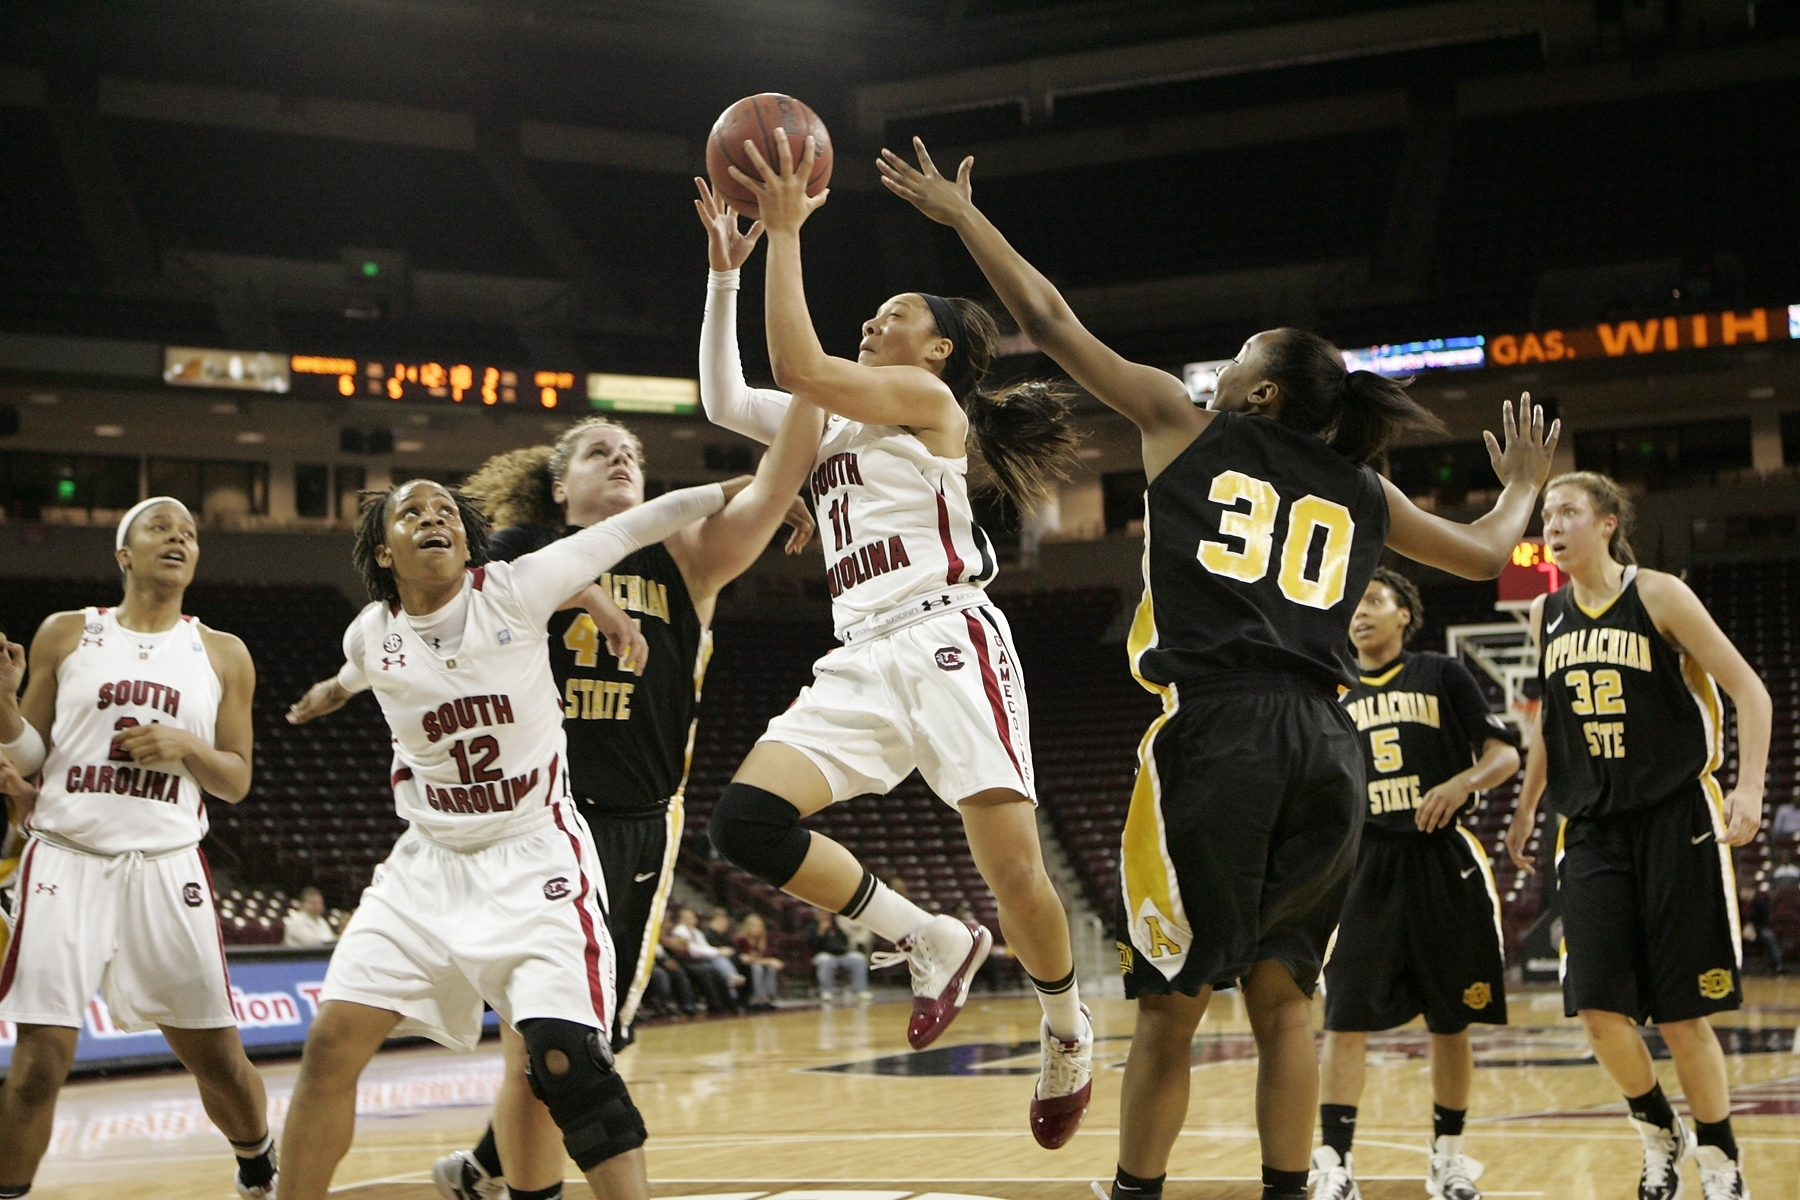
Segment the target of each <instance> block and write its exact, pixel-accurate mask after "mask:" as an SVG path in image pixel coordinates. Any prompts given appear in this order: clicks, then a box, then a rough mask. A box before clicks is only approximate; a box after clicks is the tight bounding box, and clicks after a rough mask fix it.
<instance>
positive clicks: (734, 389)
mask: <svg viewBox="0 0 1800 1200" xmlns="http://www.w3.org/2000/svg"><path fill="white" fill-rule="evenodd" d="M737 294H738V273H737V272H736V271H712V272H709V273H708V275H707V279H706V319H705V320H704V321H702V322H701V324H700V404H701V406H702V407H704V408H705V409H706V416H707V419H708V420H710V421H711V422H712V423H713V424H714V425H717V426H719V427H720V428H722V429H729V430H731V431H732V432H733V433H741V434H743V435H744V436H745V437H747V438H753V439H755V440H756V441H759V442H761V443H763V444H764V445H765V446H766V445H768V444H769V443H770V442H772V441H774V440H775V431H776V430H777V429H779V428H781V418H782V414H784V413H786V412H787V406H788V394H787V393H786V392H778V391H774V390H772V389H769V388H753V387H751V386H750V385H749V384H747V383H745V382H744V366H743V362H742V360H741V359H739V358H738V341H737Z"/></svg>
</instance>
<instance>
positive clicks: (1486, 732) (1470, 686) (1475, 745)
mask: <svg viewBox="0 0 1800 1200" xmlns="http://www.w3.org/2000/svg"><path fill="white" fill-rule="evenodd" d="M1444 698H1445V699H1446V700H1448V701H1449V702H1450V710H1451V711H1452V712H1454V713H1455V714H1456V719H1457V721H1458V722H1460V723H1461V724H1462V727H1463V732H1464V733H1466V734H1468V736H1469V751H1470V753H1472V754H1474V755H1475V757H1477V758H1480V757H1481V748H1482V747H1483V746H1485V745H1487V741H1488V739H1489V738H1499V739H1500V740H1501V741H1503V742H1505V743H1506V744H1507V745H1509V746H1511V747H1513V748H1514V749H1515V750H1516V749H1518V748H1519V747H1520V746H1521V744H1522V740H1521V739H1520V737H1519V731H1518V730H1517V729H1516V728H1514V727H1513V726H1512V725H1510V724H1508V723H1507V722H1506V721H1504V720H1502V719H1501V717H1500V715H1499V714H1498V713H1496V712H1494V710H1493V709H1491V708H1489V707H1488V702H1487V697H1486V696H1483V695H1482V694H1481V685H1480V684H1478V683H1476V682H1475V677H1474V676H1473V675H1471V674H1469V668H1467V667H1465V666H1463V665H1462V663H1460V662H1458V661H1456V660H1455V659H1450V660H1449V661H1448V662H1446V663H1445V664H1444Z"/></svg>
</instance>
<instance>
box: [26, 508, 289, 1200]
mask: <svg viewBox="0 0 1800 1200" xmlns="http://www.w3.org/2000/svg"><path fill="white" fill-rule="evenodd" d="M113 547H114V549H113V556H114V558H115V559H117V561H118V564H119V570H120V572H121V573H122V574H123V575H124V590H125V599H124V602H123V603H122V604H120V605H119V607H117V608H88V609H83V610H82V611H79V612H62V613H55V614H52V615H51V616H49V617H47V618H45V620H44V623H43V625H41V626H40V627H39V628H38V632H37V636H36V637H35V638H34V639H32V643H31V657H30V666H31V685H30V686H29V687H28V688H26V690H25V695H24V697H23V698H19V697H18V685H19V677H20V674H21V667H22V666H23V665H24V664H23V662H22V661H21V657H20V656H19V655H18V654H16V653H14V647H12V646H8V647H7V651H6V653H5V654H4V655H0V754H4V755H5V757H6V758H7V760H8V761H9V762H10V763H11V764H12V766H13V767H14V769H15V772H16V776H15V777H17V776H29V775H32V774H34V773H36V772H38V771H39V770H40V769H41V770H42V772H43V780H42V783H41V784H40V785H39V789H38V794H37V799H36V801H35V804H34V806H33V807H32V809H31V811H30V814H29V819H28V821H27V824H26V832H27V834H28V840H27V842H26V845H25V852H24V855H23V857H22V860H21V863H20V866H19V872H18V880H17V882H16V886H15V889H14V896H15V903H16V910H15V911H14V913H13V922H14V924H13V937H12V944H11V945H10V946H8V947H7V951H6V958H5V961H4V963H3V964H0V1021H12V1022H15V1023H16V1024H17V1025H18V1027H19V1032H18V1042H17V1043H16V1045H15V1047H14V1049H13V1060H12V1067H11V1069H10V1071H9V1072H8V1073H7V1076H6V1083H5V1085H4V1086H0V1130H4V1131H5V1133H4V1134H3V1135H0V1197H9V1198H10V1197H15V1196H24V1195H26V1194H28V1193H29V1192H30V1191H31V1180H32V1177H33V1176H34V1175H35V1174H36V1173H37V1166H38V1162H39V1160H40V1159H42V1158H43V1155H44V1149H45V1147H46V1146H48V1145H49V1142H50V1130H51V1123H52V1121H53V1119H54V1117H55V1113H56V1095H57V1092H58V1091H59V1090H60V1089H61V1087H62V1085H63V1081H64V1080H65V1079H67V1078H68V1074H69V1066H70V1064H71V1063H72V1062H73V1061H74V1059H75V1043H76V1039H77V1037H78V1036H79V1034H80V1032H81V1027H82V1022H83V1017H84V1013H85V1011H86V1009H87V1006H88V1001H89V999H90V998H91V997H92V996H93V995H94V993H95V992H99V993H100V996H101V998H102V999H103V1000H104V1001H105V1002H106V1007H107V1009H108V1010H109V1011H110V1013H111V1014H112V1020H113V1023H114V1024H116V1025H117V1026H118V1027H119V1028H121V1029H126V1030H133V1031H136V1030H144V1029H151V1028H155V1029H160V1030H161V1031H162V1035H163V1038H164V1040H166V1041H167V1042H168V1043H169V1049H170V1050H171V1051H173V1052H174V1054H175V1057H176V1058H178V1059H180V1060H181V1063H182V1065H183V1066H185V1067H187V1069H188V1070H190V1071H192V1072H193V1074H194V1080H195V1082H196V1083H198V1084H199V1086H200V1100H201V1103H202V1104H203V1105H204V1106H205V1108H206V1115H207V1116H208V1117H210V1118H211V1119H212V1122H213V1124H214V1125H217V1126H218V1127H219V1131H220V1132H221V1133H223V1134H224V1135H225V1136H226V1138H227V1139H229V1140H230V1142H231V1145H232V1149H233V1150H234V1151H235V1152H236V1153H237V1160H238V1168H237V1180H236V1182H237V1191H238V1195H240V1196H242V1197H245V1198H246V1200H251V1198H255V1200H266V1198H268V1197H273V1196H274V1195H275V1153H274V1146H273V1143H272V1142H271V1141H270V1138H269V1124H268V1119H267V1107H268V1105H267V1103H266V1101H265V1099H264V1096H263V1084H262V1077H261V1076H260V1075H258V1074H257V1073H256V1070H255V1068H253V1067H252V1066H251V1065H250V1060H249V1059H248V1058H247V1057H245V1055H244V1047H243V1044H242V1043H241V1042H239V1040H238V1031H237V1018H236V1016H235V1015H234V1014H233V1012H232V1008H231V990H230V981H229V979H228V978H227V977H226V968H225V947H224V944H223V942H222V941H221V939H220V937H219V916H218V912H217V911H216V910H215V909H214V907H213V894H212V875H211V873H210V872H209V871H208V869H207V866H206V858H205V856H204V855H202V854H201V852H200V841H201V839H202V838H204V837H205V836H206V805H205V802H204V801H203V799H202V796H201V793H202V792H203V791H204V792H207V793H210V794H212V795H214V796H217V797H218V798H219V799H221V800H224V801H226V802H227V803H230V804H236V803H237V802H238V801H240V800H242V799H243V798H244V796H245V795H246V794H247V793H248V792H249V791H250V765H251V750H252V747H253V744H254V738H253V736H252V730H251V723H250V700H251V696H252V695H253V694H254V693H255V691H256V667H255V665H254V664H253V663H252V662H251V661H250V653H249V651H247V650H246V649H245V648H244V643H243V642H241V641H239V640H238V639H237V638H235V637H233V636H231V635H230V634H228V633H220V632H219V631H218V630H215V629H209V628H207V627H206V626H205V625H202V624H201V623H200V622H199V621H196V620H195V619H194V618H193V617H188V616H183V615H182V612H181V603H182V599H183V597H184V596H185V595H186V594H187V589H188V585H189V584H190V583H192V582H193V580H194V568H195V566H196V565H197V564H198V563H199V561H200V544H199V540H198V538H197V536H196V534H195V530H194V518H193V517H192V516H191V515H190V514H189V513H188V510H187V508H186V506H185V505H183V504H182V503H181V501H179V500H175V499H172V498H171V497H168V496H153V497H151V498H150V499H148V500H144V501H142V502H140V503H138V504H135V505H133V506H132V507H131V508H130V509H129V510H128V511H127V512H126V513H125V515H124V517H122V518H121V519H120V521H119V528H118V532H117V534H116V535H115V536H114V539H113ZM9 790H10V791H11V792H12V794H13V795H14V796H18V794H19V790H20V789H19V786H18V783H14V784H13V785H12V787H11V788H10V789H9Z"/></svg>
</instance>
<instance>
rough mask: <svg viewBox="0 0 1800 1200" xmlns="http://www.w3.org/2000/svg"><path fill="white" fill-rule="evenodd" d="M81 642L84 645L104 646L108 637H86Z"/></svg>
mask: <svg viewBox="0 0 1800 1200" xmlns="http://www.w3.org/2000/svg"><path fill="white" fill-rule="evenodd" d="M81 644H82V645H84V646H104V645H106V639H105V638H97V637H84V638H82V639H81Z"/></svg>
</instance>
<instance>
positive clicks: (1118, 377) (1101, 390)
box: [875, 138, 1206, 462]
mask: <svg viewBox="0 0 1800 1200" xmlns="http://www.w3.org/2000/svg"><path fill="white" fill-rule="evenodd" d="M913 149H914V150H915V151H916V152H917V153H918V156H919V165H918V166H917V167H916V168H915V167H914V166H912V165H911V164H910V163H908V162H907V161H906V160H905V159H903V158H901V157H900V156H899V155H898V154H895V153H894V152H893V151H892V150H883V151H882V152H881V158H880V159H879V160H878V161H877V162H876V164H875V165H876V167H877V168H879V169H880V171H881V181H882V182H883V183H884V184H886V185H887V188H888V190H889V191H891V192H893V193H894V194H895V195H896V196H899V197H901V198H902V199H904V200H907V201H909V202H910V203H911V204H912V205H913V206H914V207H915V208H917V209H918V210H919V211H920V212H922V213H924V214H925V215H926V216H928V217H930V218H931V219H932V220H934V221H936V222H938V223H939V224H941V225H948V226H950V228H952V229H954V230H956V232H957V234H958V236H960V237H961V238H962V241H963V245H964V246H966V247H968V250H969V253H970V255H972V256H973V257H974V259H975V262H976V265H977V266H979V267H980V268H981V273H982V274H983V275H986V276H987V279H988V283H989V284H991V285H992V286H993V288H994V291H995V293H996V294H997V295H998V296H999V297H1000V302H1001V303H1002V304H1004V305H1006V310H1007V311H1008V312H1010V313H1011V314H1012V315H1013V319H1014V320H1015V321H1017V322H1018V323H1019V328H1020V329H1021V330H1022V331H1024V333H1025V336H1026V337H1028V338H1030V339H1031V342H1032V344H1033V345H1034V346H1036V347H1037V348H1038V349H1040V350H1042V351H1043V352H1044V353H1045V354H1048V355H1049V356H1050V357H1051V358H1053V359H1055V360H1056V361H1057V363H1058V365H1060V366H1061V367H1062V368H1063V370H1065V371H1067V372H1068V373H1069V374H1070V375H1071V376H1072V377H1073V378H1074V380H1075V382H1076V383H1079V384H1080V385H1081V386H1082V387H1084V388H1086V389H1087V390H1088V391H1090V392H1092V393H1093V394H1094V395H1096V396H1098V397H1099V398H1100V399H1101V400H1102V401H1104V402H1105V403H1106V404H1107V405H1109V406H1110V407H1112V408H1115V409H1117V410H1118V411H1119V412H1121V413H1123V414H1125V415H1126V416H1127V417H1130V418H1131V420H1132V422H1133V423H1134V424H1136V425H1137V427H1138V428H1139V429H1140V430H1142V431H1143V434H1144V438H1145V443H1146V445H1145V449H1146V451H1149V450H1150V445H1149V442H1150V440H1151V439H1152V438H1153V437H1155V438H1159V439H1160V438H1163V437H1173V438H1177V439H1179V442H1180V446H1185V445H1187V443H1188V442H1189V441H1192V440H1193V437H1194V435H1195V433H1197V432H1198V431H1199V430H1200V429H1203V428H1205V423H1206V417H1205V414H1204V413H1203V411H1202V410H1198V409H1196V408H1195V407H1194V404H1193V401H1192V400H1191V399H1190V398H1189V396H1188V391H1187V385H1185V384H1184V383H1182V382H1181V380H1179V379H1177V378H1175V376H1173V375H1171V374H1169V373H1168V372H1167V371H1162V370H1158V369H1157V368H1155V367H1149V366H1145V365H1143V364H1142V363H1134V362H1131V361H1130V360H1129V359H1126V358H1124V357H1123V356H1121V355H1120V354H1118V353H1117V352H1116V351H1114V350H1113V349H1112V348H1111V347H1109V346H1107V345H1106V344H1105V343H1104V342H1102V341H1101V340H1100V339H1099V338H1097V337H1095V336H1094V335H1093V334H1092V333H1090V332H1088V330H1087V328H1086V327H1085V326H1084V325H1082V323H1081V321H1080V320H1079V319H1077V317H1076V316H1075V312H1074V310H1073V309H1071V308H1070V307H1069V304H1068V301H1066V300H1064V299H1063V297H1062V293H1061V292H1059V291H1057V290H1056V285H1054V284H1052V283H1051V282H1050V281H1049V280H1048V279H1046V278H1044V276H1043V273H1042V272H1040V271H1039V270H1038V269H1037V268H1036V267H1034V266H1032V265H1031V264H1030V263H1028V262H1026V261H1025V258H1024V256H1023V255H1021V254H1020V253H1019V252H1018V251H1017V250H1015V249H1013V247H1012V245H1011V243H1009V242H1008V241H1007V240H1006V238H1005V236H1004V235H1003V234H1001V232H1000V231H999V230H998V229H996V228H995V227H994V223H993V222H992V221H989V220H988V219H987V217H986V216H984V215H983V214H982V212H981V210H980V209H978V208H976V207H975V203H974V200H973V199H972V191H971V188H970V186H969V173H970V171H971V170H972V169H973V167H974V165H975V160H974V159H973V158H965V159H963V161H962V165H961V166H960V167H959V168H958V169H957V172H956V178H955V179H954V180H949V179H945V178H944V177H943V176H942V175H940V174H939V173H938V169H937V166H936V164H934V163H933V162H932V161H931V155H930V154H929V153H927V152H926V150H925V143H924V142H923V141H921V140H920V139H918V138H914V139H913ZM1180 446H1178V447H1177V448H1176V450H1175V453H1180ZM1169 457H1170V458H1172V457H1173V455H1170V456H1169ZM1164 461H1165V462H1166V461H1167V460H1166V459H1165V460H1164Z"/></svg>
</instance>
